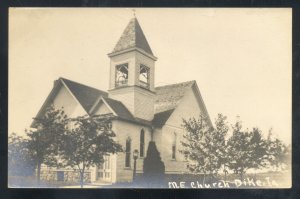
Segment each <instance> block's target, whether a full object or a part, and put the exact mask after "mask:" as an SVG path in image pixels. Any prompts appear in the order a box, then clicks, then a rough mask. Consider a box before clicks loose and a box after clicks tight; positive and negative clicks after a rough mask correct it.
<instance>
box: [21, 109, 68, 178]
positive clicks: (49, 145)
mask: <svg viewBox="0 0 300 199" xmlns="http://www.w3.org/2000/svg"><path fill="white" fill-rule="evenodd" d="M66 118H67V116H66V115H65V113H64V111H63V110H62V109H55V108H54V107H53V106H49V107H48V108H47V109H46V111H45V114H43V115H42V116H41V117H39V118H33V119H34V121H35V127H36V128H35V129H34V130H29V131H28V130H26V134H27V136H28V142H27V149H28V152H29V155H30V157H31V159H32V160H33V161H34V163H35V166H36V168H37V181H38V183H39V182H40V175H41V165H42V164H45V165H48V166H52V165H55V164H56V161H57V152H58V151H57V145H56V144H57V142H58V140H59V135H60V133H61V132H64V131H65V127H66Z"/></svg>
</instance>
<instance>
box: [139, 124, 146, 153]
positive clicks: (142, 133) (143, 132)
mask: <svg viewBox="0 0 300 199" xmlns="http://www.w3.org/2000/svg"><path fill="white" fill-rule="evenodd" d="M144 149H145V131H144V129H142V130H141V134H140V157H144Z"/></svg>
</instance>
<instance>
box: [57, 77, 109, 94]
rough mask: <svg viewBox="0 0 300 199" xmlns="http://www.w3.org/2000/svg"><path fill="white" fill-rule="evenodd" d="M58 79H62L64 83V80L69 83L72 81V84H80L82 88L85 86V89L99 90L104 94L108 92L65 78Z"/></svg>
mask: <svg viewBox="0 0 300 199" xmlns="http://www.w3.org/2000/svg"><path fill="white" fill-rule="evenodd" d="M58 79H61V80H63V81H64V80H67V81H70V82H72V83H75V84H79V85H81V86H85V87H88V88H91V89H95V90H98V91H100V92H103V93H107V92H106V91H103V90H100V89H98V88H95V87H92V86H88V85H86V84H82V83H79V82H76V81H74V80H70V79H67V78H64V77H59V78H58Z"/></svg>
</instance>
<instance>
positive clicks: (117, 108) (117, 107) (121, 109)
mask: <svg viewBox="0 0 300 199" xmlns="http://www.w3.org/2000/svg"><path fill="white" fill-rule="evenodd" d="M103 100H104V101H105V102H106V103H107V104H108V105H109V106H110V108H111V109H113V111H114V112H115V113H116V114H117V116H119V117H120V118H122V119H128V120H134V117H133V115H132V114H131V113H130V111H129V110H128V109H127V108H126V107H125V105H124V104H123V103H122V102H120V101H117V100H114V99H111V98H107V97H106V98H104V97H103Z"/></svg>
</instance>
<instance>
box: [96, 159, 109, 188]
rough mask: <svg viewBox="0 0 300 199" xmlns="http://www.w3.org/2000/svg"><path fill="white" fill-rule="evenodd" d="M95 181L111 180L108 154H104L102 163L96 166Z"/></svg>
mask: <svg viewBox="0 0 300 199" xmlns="http://www.w3.org/2000/svg"><path fill="white" fill-rule="evenodd" d="M97 181H100V182H111V181H112V176H111V157H110V156H104V163H102V164H101V165H100V166H99V167H98V172H97Z"/></svg>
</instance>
